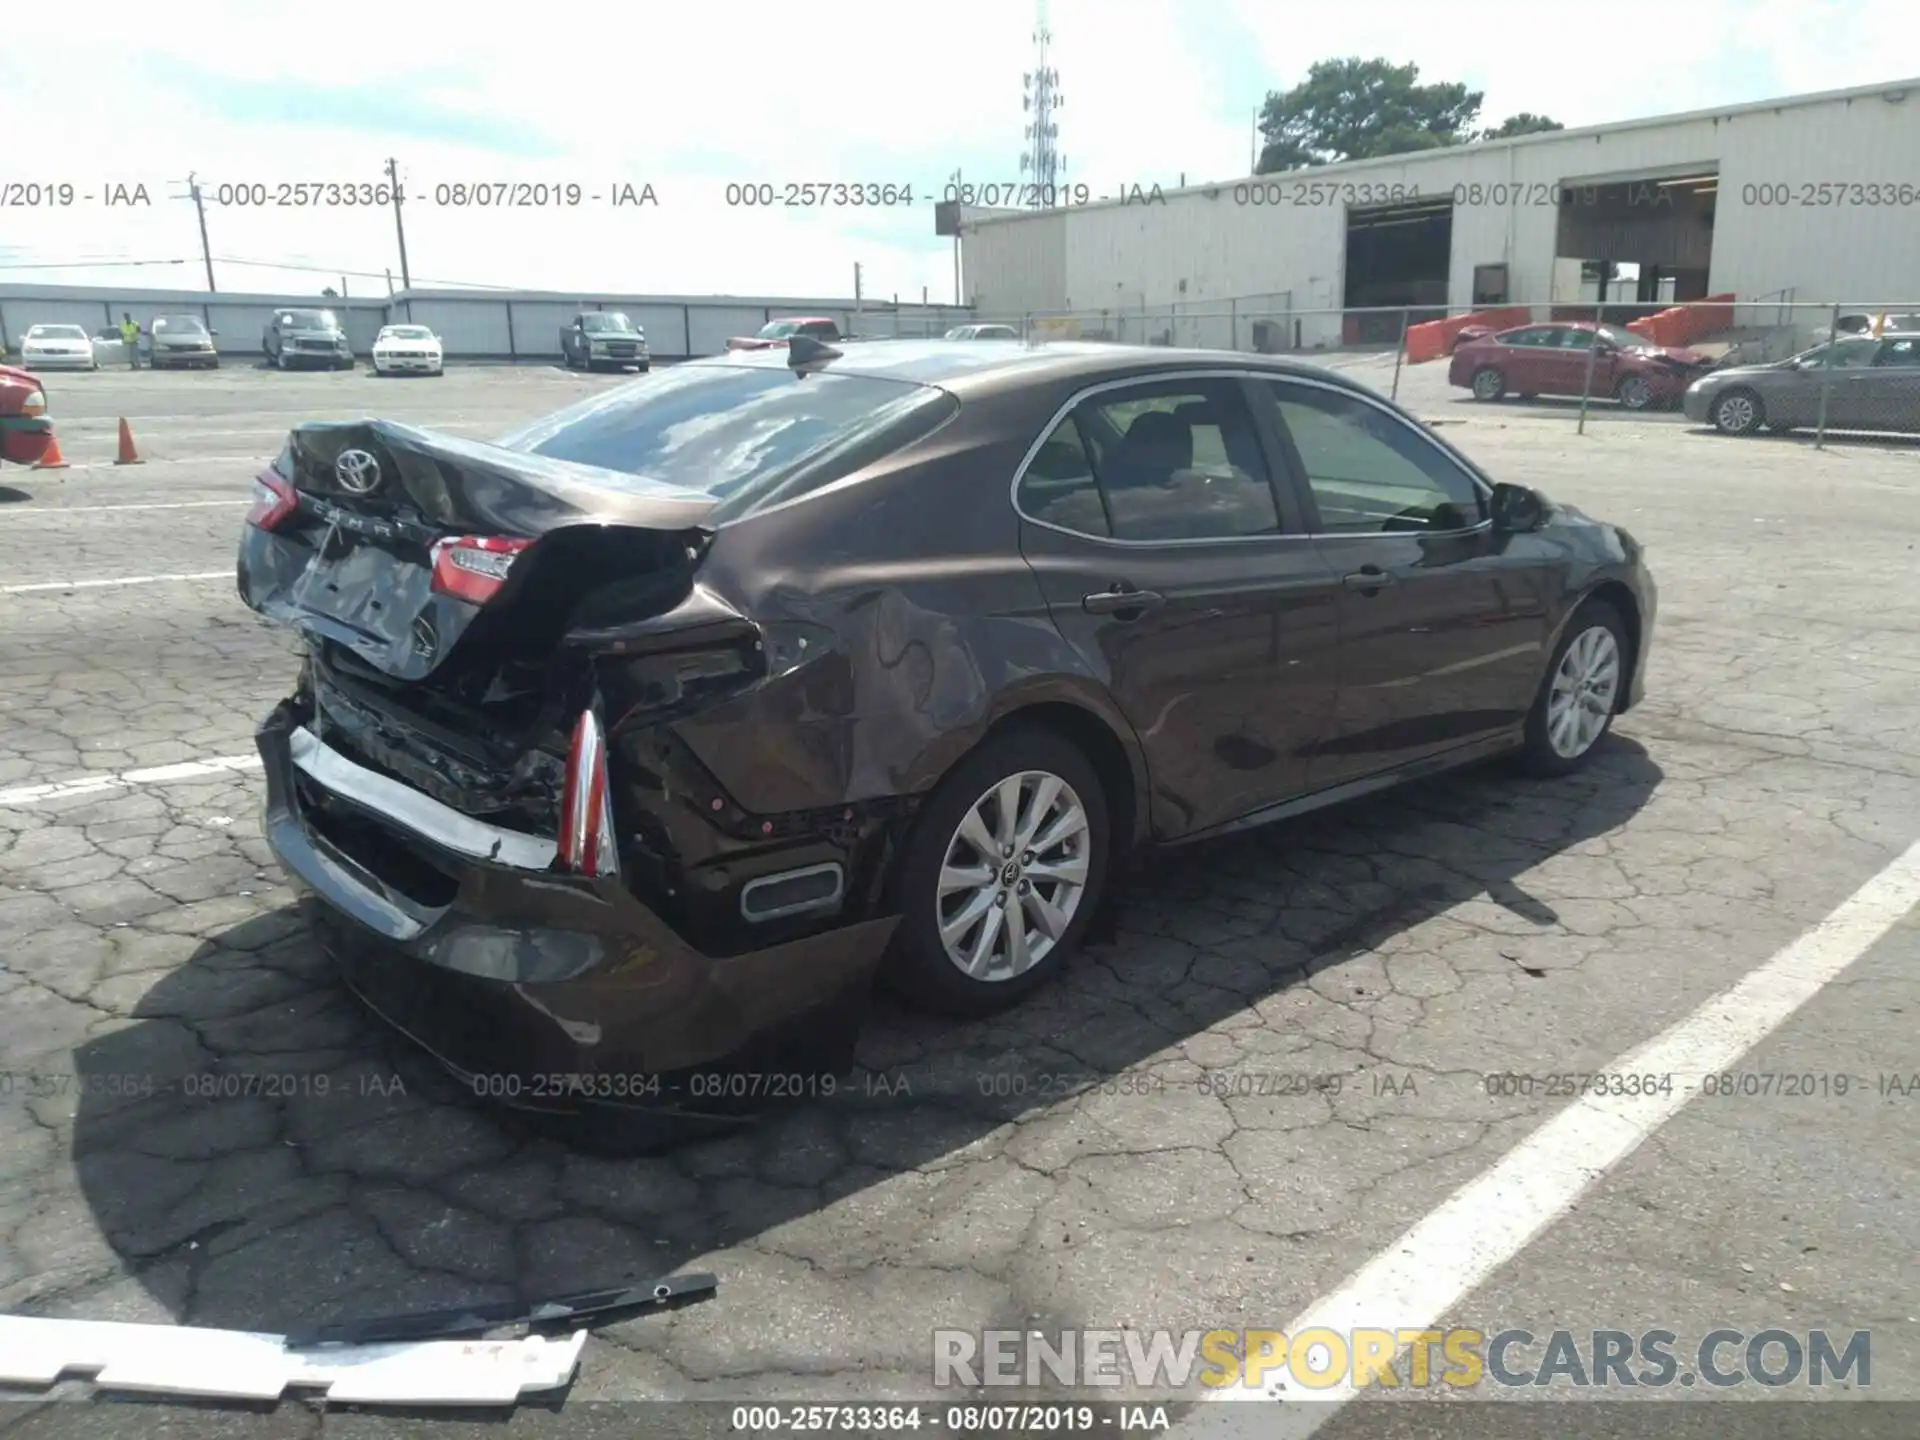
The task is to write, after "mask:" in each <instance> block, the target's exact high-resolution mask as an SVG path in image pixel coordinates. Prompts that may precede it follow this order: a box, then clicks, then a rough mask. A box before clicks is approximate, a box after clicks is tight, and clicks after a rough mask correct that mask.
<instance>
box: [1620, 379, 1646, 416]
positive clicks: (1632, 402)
mask: <svg viewBox="0 0 1920 1440" xmlns="http://www.w3.org/2000/svg"><path fill="white" fill-rule="evenodd" d="M1613 398H1614V399H1616V400H1618V401H1619V402H1620V403H1621V405H1623V406H1624V407H1626V408H1627V409H1629V410H1651V409H1652V408H1653V387H1652V386H1651V385H1649V384H1648V383H1647V381H1646V377H1645V376H1643V375H1628V376H1626V377H1624V378H1623V379H1622V380H1621V381H1620V383H1619V384H1618V385H1616V386H1614V387H1613Z"/></svg>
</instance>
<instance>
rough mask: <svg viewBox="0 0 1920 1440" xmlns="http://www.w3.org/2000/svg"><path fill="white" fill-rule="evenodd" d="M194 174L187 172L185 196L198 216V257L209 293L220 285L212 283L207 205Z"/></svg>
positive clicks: (194, 172) (193, 172) (211, 251)
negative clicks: (205, 271)
mask: <svg viewBox="0 0 1920 1440" xmlns="http://www.w3.org/2000/svg"><path fill="white" fill-rule="evenodd" d="M196 174H198V172H197V171H188V172H187V198H188V199H190V200H191V201H193V208H194V210H195V211H196V212H198V214H199V216H200V258H201V259H202V260H204V261H205V262H206V265H207V293H208V294H209V295H211V294H213V293H215V292H216V291H218V289H219V288H220V287H219V286H217V285H215V284H214V283H213V246H211V245H210V244H208V243H207V206H206V201H205V200H204V199H203V198H202V196H201V194H200V182H199V181H198V180H197V179H195V178H194V177H195V175H196ZM174 198H175V199H176V200H177V199H179V198H180V197H179V196H177V195H176V196H175V197H174Z"/></svg>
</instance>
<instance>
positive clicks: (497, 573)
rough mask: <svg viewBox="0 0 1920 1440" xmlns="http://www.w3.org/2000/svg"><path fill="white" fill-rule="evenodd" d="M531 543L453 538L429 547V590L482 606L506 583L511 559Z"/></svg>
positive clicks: (503, 537)
mask: <svg viewBox="0 0 1920 1440" xmlns="http://www.w3.org/2000/svg"><path fill="white" fill-rule="evenodd" d="M531 544H533V541H531V540H520V539H516V538H514V537H512V536H507V535H456V536H453V537H451V538H449V539H446V540H436V541H435V542H434V545H433V588H434V589H435V590H436V591H438V592H439V593H440V594H442V595H451V596H453V597H454V598H455V599H456V600H469V601H471V602H472V603H474V604H475V605H484V604H486V603H487V601H489V600H491V599H492V598H493V597H494V593H495V592H496V591H498V590H499V588H500V587H501V586H502V585H504V584H506V581H507V572H508V571H509V570H511V569H512V568H513V561H514V557H515V556H517V555H518V554H519V553H520V552H521V551H522V550H524V549H526V548H527V547H528V546H529V545H531Z"/></svg>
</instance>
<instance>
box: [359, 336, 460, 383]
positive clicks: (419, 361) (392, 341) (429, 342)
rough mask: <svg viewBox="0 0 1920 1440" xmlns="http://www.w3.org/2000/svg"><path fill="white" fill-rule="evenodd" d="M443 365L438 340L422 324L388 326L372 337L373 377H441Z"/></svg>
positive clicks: (444, 363)
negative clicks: (411, 375)
mask: <svg viewBox="0 0 1920 1440" xmlns="http://www.w3.org/2000/svg"><path fill="white" fill-rule="evenodd" d="M445 365H446V360H445V356H444V355H443V353H442V351H441V347H440V337H439V336H438V335H436V334H434V333H433V331H431V330H429V329H428V328H427V327H426V326H424V325H387V326H383V327H382V328H381V330H380V333H379V334H378V335H376V336H374V337H373V371H374V374H376V375H399V374H413V375H442V374H445V373H446V370H445Z"/></svg>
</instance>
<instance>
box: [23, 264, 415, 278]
mask: <svg viewBox="0 0 1920 1440" xmlns="http://www.w3.org/2000/svg"><path fill="white" fill-rule="evenodd" d="M186 263H187V262H186V261H185V260H62V261H59V262H58V263H51V264H50V263H47V262H44V261H42V262H37V263H34V264H29V265H16V264H13V263H11V262H9V263H7V264H4V265H0V270H111V269H118V268H121V267H124V266H128V265H184V264H186ZM441 283H445V282H441Z"/></svg>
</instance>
